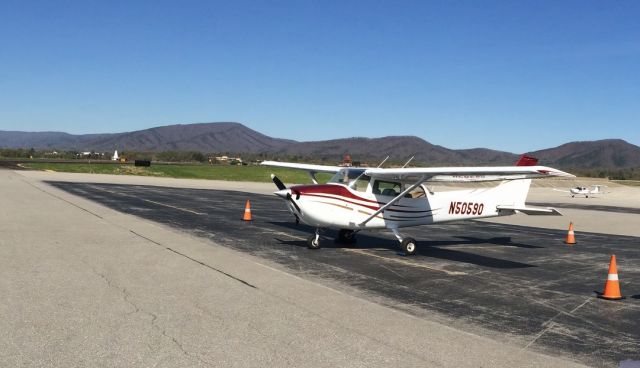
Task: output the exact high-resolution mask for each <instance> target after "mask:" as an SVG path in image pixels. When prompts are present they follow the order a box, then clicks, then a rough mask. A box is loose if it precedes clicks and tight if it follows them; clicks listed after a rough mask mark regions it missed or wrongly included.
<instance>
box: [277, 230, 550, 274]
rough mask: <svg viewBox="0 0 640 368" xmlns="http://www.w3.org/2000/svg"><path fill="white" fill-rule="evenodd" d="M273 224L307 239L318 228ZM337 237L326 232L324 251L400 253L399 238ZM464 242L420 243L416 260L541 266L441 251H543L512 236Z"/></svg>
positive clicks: (292, 242) (293, 243) (504, 266)
mask: <svg viewBox="0 0 640 368" xmlns="http://www.w3.org/2000/svg"><path fill="white" fill-rule="evenodd" d="M270 223H271V224H273V225H276V226H281V227H285V228H288V229H292V230H295V232H300V233H304V234H305V235H304V236H305V237H306V236H308V235H310V234H313V232H314V231H315V229H314V228H313V227H311V226H307V225H303V224H300V225H296V224H295V223H289V222H270ZM336 234H337V231H334V230H325V231H324V232H323V233H322V234H321V235H322V237H323V238H324V239H323V240H322V248H327V249H339V248H357V249H370V250H375V249H380V248H383V249H389V250H392V251H394V252H396V251H399V247H398V242H397V241H396V240H395V239H388V238H383V237H376V236H371V235H368V234H362V233H360V234H358V236H357V239H358V242H357V244H355V245H350V244H349V245H347V244H340V243H335V242H334V241H332V240H330V239H327V238H334V237H335V236H336ZM456 238H460V239H464V240H461V241H455V240H447V241H418V250H417V252H416V256H414V257H416V258H421V257H429V258H438V259H443V260H448V261H453V262H462V263H469V264H474V265H477V266H482V267H490V268H501V269H513V268H530V267H537V266H535V265H531V264H527V263H522V262H516V261H509V260H505V259H500V258H495V257H489V256H485V255H479V254H475V253H469V252H465V251H461V250H458V249H446V248H439V247H440V246H451V245H468V244H478V245H481V244H494V245H504V246H510V247H523V248H542V247H538V246H533V245H527V244H518V243H512V242H511V238H510V237H494V238H490V239H482V238H475V237H464V236H462V237H460V236H458V237H456ZM275 240H277V241H278V242H280V243H281V244H283V245H290V246H297V247H306V246H307V243H306V241H302V240H283V239H279V238H275Z"/></svg>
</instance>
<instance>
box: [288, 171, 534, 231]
mask: <svg viewBox="0 0 640 368" xmlns="http://www.w3.org/2000/svg"><path fill="white" fill-rule="evenodd" d="M387 183H388V182H385V183H384V184H385V185H386V184H387ZM397 184H398V187H397V188H396V190H394V189H393V188H386V189H384V190H382V191H380V190H377V189H376V187H375V185H376V183H370V184H369V185H367V186H365V187H362V188H357V187H356V189H354V188H353V187H350V186H347V185H346V184H341V183H328V184H315V185H297V186H292V187H291V188H289V189H285V190H282V191H279V192H276V194H278V195H279V196H280V197H282V198H283V199H285V200H287V204H288V208H289V210H290V211H291V212H292V213H293V214H294V215H296V216H297V217H298V218H299V219H300V220H301V221H302V222H304V223H306V224H308V225H311V226H314V227H322V228H336V229H354V230H357V229H382V228H402V227H408V226H418V225H428V224H433V223H439V222H446V221H456V220H466V219H474V218H484V217H493V216H500V215H504V214H510V213H506V212H504V211H502V213H501V211H499V210H498V209H497V205H498V204H505V201H504V198H501V197H499V196H498V195H497V190H498V189H499V188H500V187H501V186H503V185H504V186H506V185H508V184H511V182H509V183H503V184H501V185H498V186H497V187H493V188H480V189H470V190H455V191H445V192H438V193H431V192H430V191H429V190H427V189H426V188H425V187H424V186H420V187H418V188H416V189H415V190H414V191H412V192H411V193H409V194H407V195H405V196H403V197H402V198H400V199H399V200H398V201H397V202H395V203H394V204H392V205H391V206H389V207H388V208H386V209H385V210H384V211H383V212H381V213H379V214H377V215H376V216H375V217H374V218H372V219H371V220H370V221H368V222H366V223H365V224H363V222H365V221H366V220H367V219H368V218H370V217H371V215H372V214H374V213H375V212H376V211H378V210H379V209H380V207H382V206H384V205H385V204H387V203H388V202H389V201H392V200H393V199H394V198H395V197H396V196H398V195H399V194H400V192H401V189H404V188H403V186H402V185H401V184H400V183H397ZM511 186H513V185H511ZM358 189H360V190H358ZM512 189H513V188H512ZM526 190H528V183H527V188H526V189H525V193H524V196H525V197H526ZM511 191H513V190H511ZM287 194H288V195H287ZM498 201H500V203H498ZM293 203H295V205H294V204H293ZM513 203H514V201H513V200H511V201H508V200H507V201H506V204H513Z"/></svg>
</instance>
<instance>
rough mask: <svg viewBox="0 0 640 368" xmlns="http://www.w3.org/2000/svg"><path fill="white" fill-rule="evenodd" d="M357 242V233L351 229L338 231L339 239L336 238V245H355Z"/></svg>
mask: <svg viewBox="0 0 640 368" xmlns="http://www.w3.org/2000/svg"><path fill="white" fill-rule="evenodd" d="M356 242H357V240H356V232H355V231H353V230H349V229H340V231H338V237H337V238H336V243H341V244H355V243H356Z"/></svg>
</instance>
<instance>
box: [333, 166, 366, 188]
mask: <svg viewBox="0 0 640 368" xmlns="http://www.w3.org/2000/svg"><path fill="white" fill-rule="evenodd" d="M364 170H365V169H350V168H349V169H342V170H340V171H338V172H337V173H336V174H335V175H334V176H333V177H332V178H331V180H329V181H328V182H327V183H338V184H349V183H351V182H352V181H353V180H355V179H356V178H358V177H359V176H360V175H362V173H364Z"/></svg>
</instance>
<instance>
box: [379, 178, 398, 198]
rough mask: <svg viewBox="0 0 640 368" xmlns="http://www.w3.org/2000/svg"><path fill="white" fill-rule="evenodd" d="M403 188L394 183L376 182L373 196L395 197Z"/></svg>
mask: <svg viewBox="0 0 640 368" xmlns="http://www.w3.org/2000/svg"><path fill="white" fill-rule="evenodd" d="M401 188H402V186H401V185H400V183H397V182H393V181H384V180H376V181H375V182H374V183H373V194H380V195H384V196H391V197H395V196H397V195H398V194H400V191H401Z"/></svg>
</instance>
